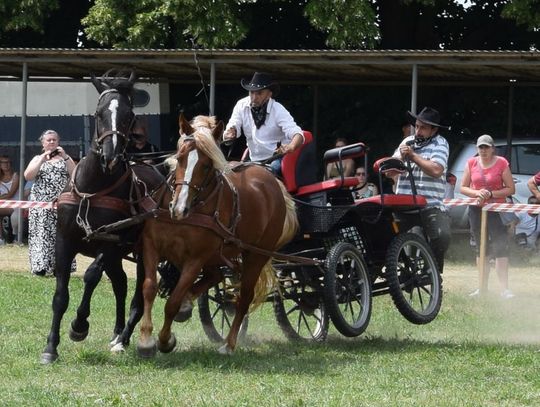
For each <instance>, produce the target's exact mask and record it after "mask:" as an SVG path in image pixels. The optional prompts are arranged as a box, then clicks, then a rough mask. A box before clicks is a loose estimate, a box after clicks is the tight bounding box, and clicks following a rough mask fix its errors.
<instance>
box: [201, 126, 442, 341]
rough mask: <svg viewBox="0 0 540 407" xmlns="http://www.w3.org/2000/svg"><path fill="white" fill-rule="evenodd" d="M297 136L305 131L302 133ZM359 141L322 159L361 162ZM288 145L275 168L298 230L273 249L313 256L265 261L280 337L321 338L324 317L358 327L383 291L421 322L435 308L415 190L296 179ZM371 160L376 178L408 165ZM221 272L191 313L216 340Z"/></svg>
mask: <svg viewBox="0 0 540 407" xmlns="http://www.w3.org/2000/svg"><path fill="white" fill-rule="evenodd" d="M305 134H306V132H305ZM307 136H308V137H307V140H310V139H312V138H311V134H307ZM308 144H309V143H308ZM366 150H367V149H366V147H365V145H364V144H362V143H357V144H353V145H350V146H345V147H342V148H337V149H333V150H329V151H327V152H326V153H325V157H324V161H325V164H326V163H328V162H336V165H338V168H339V167H340V166H341V162H342V160H344V159H346V158H359V157H364V159H365V160H366V161H367V156H366ZM295 153H296V154H293V155H291V157H288V156H286V157H285V158H284V160H283V163H282V169H283V173H284V179H285V184H286V186H287V188H288V189H289V191H291V192H292V194H293V196H294V198H295V200H296V202H297V214H298V218H299V223H300V229H299V232H298V234H297V235H296V237H295V238H294V239H293V240H292V241H291V242H290V243H289V244H287V245H286V246H285V247H283V248H282V249H281V250H280V254H284V255H292V256H295V257H298V256H300V257H302V258H306V259H311V260H313V262H312V264H306V263H298V262H295V261H294V259H293V260H291V261H287V260H286V259H285V260H281V261H276V262H275V263H274V267H275V269H276V274H277V277H278V280H279V290H277V291H276V292H274V293H272V294H271V295H270V296H269V301H272V302H273V308H274V313H275V316H276V320H277V322H278V325H279V326H280V328H281V330H282V331H283V333H284V334H285V335H286V336H287V337H288V338H289V339H305V340H315V341H323V340H325V339H326V336H327V333H328V329H329V321H332V323H333V324H334V326H335V327H336V329H337V330H338V331H339V332H340V333H341V334H343V335H345V336H349V337H352V336H358V335H360V334H362V333H363V332H364V331H365V329H366V328H367V326H368V324H369V321H370V318H371V309H372V297H375V296H379V295H386V294H390V295H391V297H392V300H393V302H394V304H395V306H396V307H397V309H398V310H399V312H400V313H401V314H402V315H403V316H404V317H405V318H406V319H407V320H409V321H410V322H412V323H415V324H426V323H429V322H431V321H432V320H433V319H434V318H435V317H436V316H437V314H438V312H439V310H440V307H441V301H442V278H441V275H440V273H439V270H438V266H437V262H436V260H435V257H434V255H433V252H432V250H431V248H430V246H429V244H428V239H427V236H426V234H425V233H424V229H425V228H424V226H423V225H424V221H423V217H422V209H423V208H424V207H425V205H426V201H425V198H424V197H422V196H418V195H394V194H386V195H385V194H381V195H377V196H374V197H371V198H366V199H361V200H355V199H354V197H353V193H352V191H351V188H354V186H356V185H357V183H358V181H357V180H356V178H354V177H343V176H342V177H341V178H338V179H334V180H327V181H323V182H315V183H310V184H308V185H304V186H300V185H301V184H302V183H301V182H297V181H298V179H296V178H295V177H294V175H296V174H294V173H293V171H296V169H297V168H298V167H299V162H301V161H302V155H301V154H302V151H299V152H295ZM304 157H305V156H304ZM377 167H378V168H377V170H378V174H379V185H380V186H381V187H382V177H383V176H384V175H383V174H384V173H385V172H386V171H388V170H398V171H407V170H408V168H407V167H406V166H405V165H404V163H403V162H401V161H400V160H395V159H388V160H383V161H382V162H380V163H379V162H378V163H377ZM291 174H293V176H291ZM287 177H288V178H289V179H287ZM411 180H412V177H411ZM291 186H292V187H291ZM381 190H382V188H381ZM413 190H414V189H413ZM400 214H406V215H407V217H408V218H409V221H410V219H413V223H412V226H414V228H413V229H412V230H411V229H410V226H411V224H410V222H409V223H408V225H407V229H405V228H404V224H402V223H401V222H400ZM231 278H232V276H228V277H227V276H226V278H225V281H224V282H222V283H221V284H220V285H219V286H216V287H214V289H212V290H210V292H209V293H207V294H203V295H202V296H201V297H200V298H199V300H198V301H199V307H200V310H201V309H202V310H203V311H204V312H202V313H200V316H201V322H202V324H203V327H205V331H206V332H207V334H208V331H211V333H212V335H208V336H209V337H210V338H211V339H212V340H216V341H219V340H221V338H222V337H224V335H225V334H226V332H227V328H228V326H229V322H230V320H232V314H231V307H230V301H231V300H232V297H231V296H230V295H229V294H228V293H230V290H231V285H230V284H229V283H230V282H231ZM224 298H228V301H223V299H224ZM210 309H212V310H210ZM245 326H246V327H247V321H245ZM216 333H217V335H216Z"/></svg>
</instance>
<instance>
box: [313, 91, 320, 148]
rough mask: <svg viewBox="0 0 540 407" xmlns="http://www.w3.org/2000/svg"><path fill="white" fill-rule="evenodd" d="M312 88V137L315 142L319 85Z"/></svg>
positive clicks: (317, 133) (317, 123)
mask: <svg viewBox="0 0 540 407" xmlns="http://www.w3.org/2000/svg"><path fill="white" fill-rule="evenodd" d="M312 88H313V123H312V126H313V127H312V131H313V137H314V138H315V140H317V136H318V135H319V85H316V84H314V85H312Z"/></svg>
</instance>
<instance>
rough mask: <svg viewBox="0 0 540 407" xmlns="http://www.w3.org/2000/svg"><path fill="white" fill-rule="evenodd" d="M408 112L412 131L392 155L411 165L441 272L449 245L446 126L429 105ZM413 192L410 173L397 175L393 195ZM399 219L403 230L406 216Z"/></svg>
mask: <svg viewBox="0 0 540 407" xmlns="http://www.w3.org/2000/svg"><path fill="white" fill-rule="evenodd" d="M407 114H408V117H409V118H410V120H411V123H414V129H415V134H412V135H410V136H408V137H406V138H404V139H403V141H402V142H401V144H400V145H399V147H398V149H397V150H396V152H395V153H394V157H396V158H401V159H402V160H404V161H406V162H407V165H410V166H411V170H412V176H413V179H414V184H415V186H416V193H417V194H418V195H422V196H424V197H425V198H426V200H427V206H426V208H425V209H424V210H422V219H423V223H424V229H425V232H426V234H427V237H428V240H429V243H430V246H431V248H432V249H433V252H434V254H435V258H436V259H437V262H438V264H439V269H440V272H441V273H442V271H443V266H444V254H445V253H446V250H447V249H448V246H449V245H450V216H449V215H448V211H447V210H446V207H445V206H444V204H443V199H444V196H445V188H446V169H447V164H448V155H449V151H450V148H449V146H448V142H447V141H446V139H445V138H444V137H443V136H441V135H440V134H439V129H441V128H443V129H447V128H448V127H446V126H443V125H441V124H440V121H441V120H440V115H439V112H438V111H437V110H435V109H433V108H431V107H424V108H423V109H422V111H421V112H420V113H419V114H418V115H415V114H413V113H411V112H407ZM413 193H414V191H413V188H412V185H411V180H410V179H409V174H408V173H403V174H399V178H398V180H397V186H396V194H413ZM400 221H401V223H402V227H405V230H406V228H407V227H408V220H407V215H403V216H401V219H400Z"/></svg>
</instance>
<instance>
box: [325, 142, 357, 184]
mask: <svg viewBox="0 0 540 407" xmlns="http://www.w3.org/2000/svg"><path fill="white" fill-rule="evenodd" d="M347 144H348V143H347V139H346V138H343V137H338V138H337V139H336V144H335V145H334V147H335V148H339V147H345V146H346V145H347ZM339 165H340V163H339V162H335V163H328V164H327V165H326V174H325V175H326V179H331V178H340V177H341V175H342V174H341V173H342V172H343V176H344V177H352V176H353V175H354V167H355V164H354V160H353V159H352V158H346V159H344V160H342V161H341V165H342V168H340V167H339Z"/></svg>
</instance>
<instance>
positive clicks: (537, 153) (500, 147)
mask: <svg viewBox="0 0 540 407" xmlns="http://www.w3.org/2000/svg"><path fill="white" fill-rule="evenodd" d="M494 141H495V148H496V149H497V155H499V156H502V157H507V159H508V157H509V155H508V154H507V151H508V145H507V140H506V139H496V140H494ZM511 150H512V155H511V158H510V168H511V171H512V175H513V177H514V182H515V183H516V193H515V195H514V196H513V200H514V202H515V203H527V198H528V197H529V196H530V195H531V192H530V191H529V189H528V187H527V181H528V180H529V178H530V177H531V176H532V175H534V174H536V173H537V172H538V171H540V139H514V140H512V147H511ZM476 155H477V150H476V143H475V142H474V141H468V142H464V143H462V144H460V145H459V146H458V148H456V149H455V150H454V151H453V152H452V155H451V157H450V160H449V163H450V164H449V166H448V168H449V171H450V172H451V173H452V174H454V175H455V176H456V178H457V181H456V188H455V193H454V197H455V198H467V197H466V196H464V195H462V194H461V193H460V192H459V189H460V187H461V178H462V177H463V169H464V168H465V165H466V163H467V160H468V159H469V158H470V157H473V156H476ZM450 217H451V218H452V230H453V231H461V230H468V228H469V218H468V207H467V206H453V207H450Z"/></svg>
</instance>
